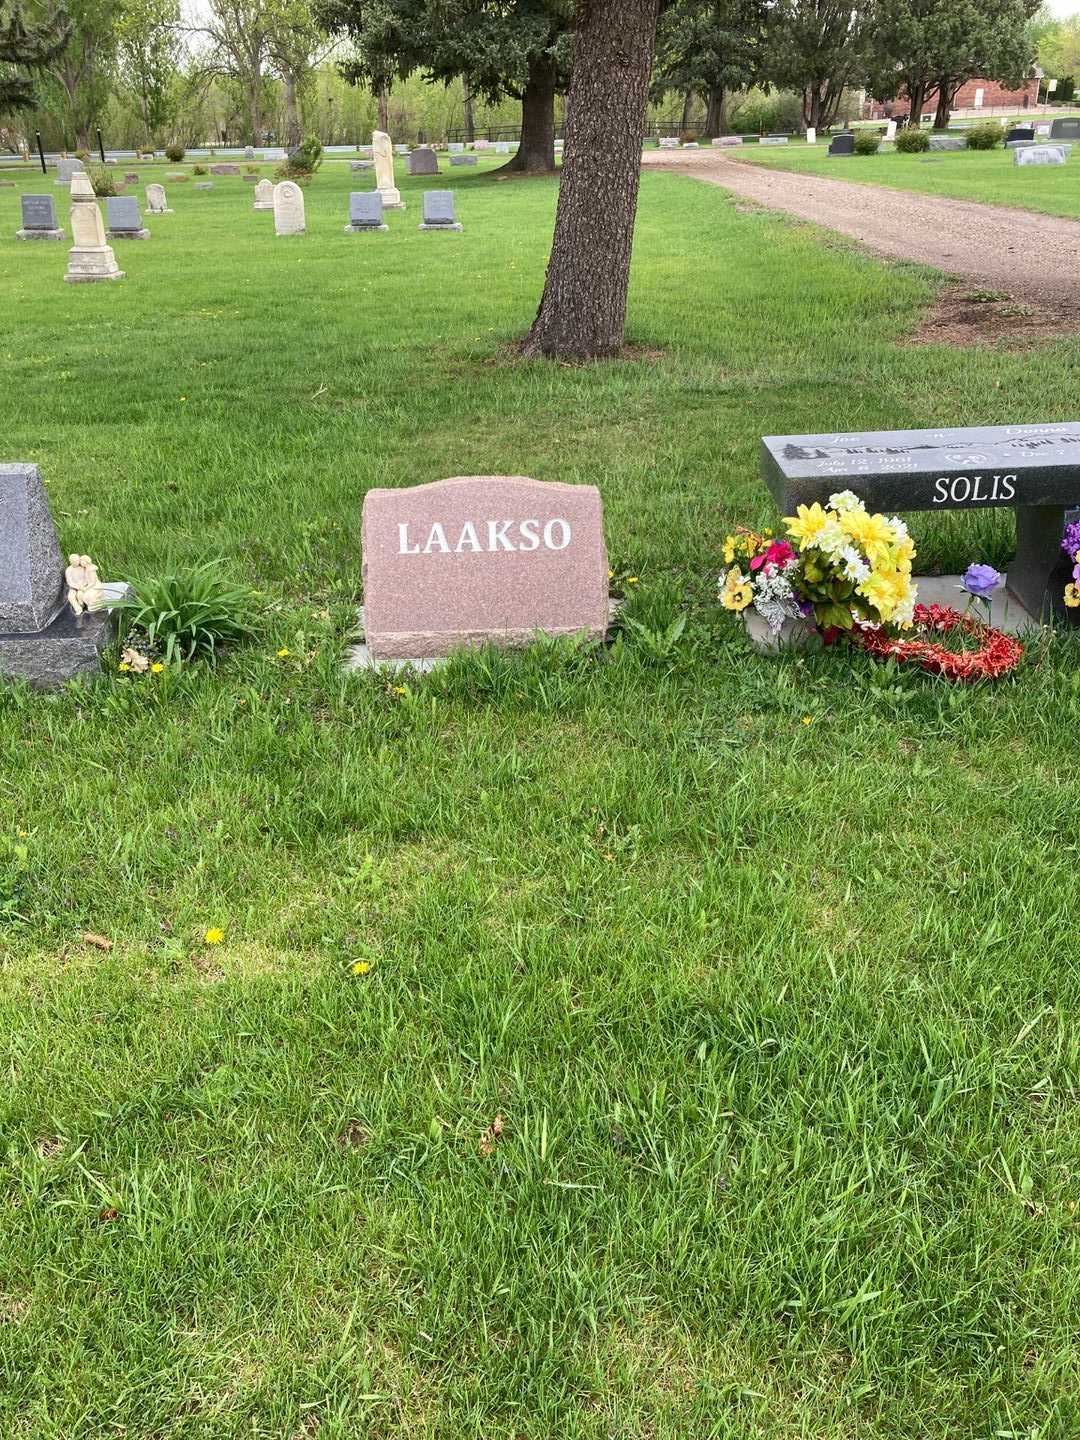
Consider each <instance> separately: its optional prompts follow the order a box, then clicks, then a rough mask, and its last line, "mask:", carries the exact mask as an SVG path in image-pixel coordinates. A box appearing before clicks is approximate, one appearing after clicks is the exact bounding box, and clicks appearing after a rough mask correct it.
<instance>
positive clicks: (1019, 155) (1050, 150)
mask: <svg viewBox="0 0 1080 1440" xmlns="http://www.w3.org/2000/svg"><path fill="white" fill-rule="evenodd" d="M1071 149H1072V146H1071V145H1018V146H1017V147H1016V149H1015V150H1014V151H1013V164H1014V165H1064V164H1065V162H1066V160H1068V158H1069V152H1070V151H1071Z"/></svg>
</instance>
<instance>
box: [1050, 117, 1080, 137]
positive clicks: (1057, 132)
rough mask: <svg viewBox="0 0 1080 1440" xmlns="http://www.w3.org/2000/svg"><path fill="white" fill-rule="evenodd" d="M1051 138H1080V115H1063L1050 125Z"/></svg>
mask: <svg viewBox="0 0 1080 1440" xmlns="http://www.w3.org/2000/svg"><path fill="white" fill-rule="evenodd" d="M1050 139H1051V140H1080V115H1062V116H1060V117H1059V118H1058V119H1057V120H1054V121H1052V122H1051V125H1050Z"/></svg>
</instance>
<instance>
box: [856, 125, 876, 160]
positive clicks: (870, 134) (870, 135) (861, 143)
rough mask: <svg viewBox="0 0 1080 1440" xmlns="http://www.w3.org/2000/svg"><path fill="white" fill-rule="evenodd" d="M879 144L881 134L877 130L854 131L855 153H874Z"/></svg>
mask: <svg viewBox="0 0 1080 1440" xmlns="http://www.w3.org/2000/svg"><path fill="white" fill-rule="evenodd" d="M880 144H881V134H880V132H879V131H877V130H857V131H856V132H855V154H856V155H876V154H877V152H878V146H879V145H880Z"/></svg>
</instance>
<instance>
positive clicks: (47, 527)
mask: <svg viewBox="0 0 1080 1440" xmlns="http://www.w3.org/2000/svg"><path fill="white" fill-rule="evenodd" d="M63 587H64V558H63V556H62V555H61V553H60V542H59V541H58V540H57V538H56V530H55V529H54V527H53V522H52V516H51V515H50V513H49V501H48V499H47V497H46V495H45V486H44V485H43V484H42V483H41V476H40V474H39V473H38V468H37V466H36V465H0V634H6V635H12V634H19V633H25V632H27V631H33V630H44V628H45V626H46V625H48V624H49V622H50V621H52V620H54V619H55V618H56V616H57V614H58V613H59V611H60V607H61V606H62V605H63V603H64V590H63Z"/></svg>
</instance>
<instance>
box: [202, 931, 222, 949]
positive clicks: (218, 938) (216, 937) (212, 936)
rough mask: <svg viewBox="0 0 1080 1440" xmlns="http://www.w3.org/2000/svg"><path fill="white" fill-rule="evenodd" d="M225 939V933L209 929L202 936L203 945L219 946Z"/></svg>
mask: <svg viewBox="0 0 1080 1440" xmlns="http://www.w3.org/2000/svg"><path fill="white" fill-rule="evenodd" d="M224 939H225V931H224V930H218V929H216V928H213V927H212V928H211V929H209V930H207V932H206V934H205V935H204V936H203V943H204V944H206V945H220V944H221V942H222V941H223V940H224Z"/></svg>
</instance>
